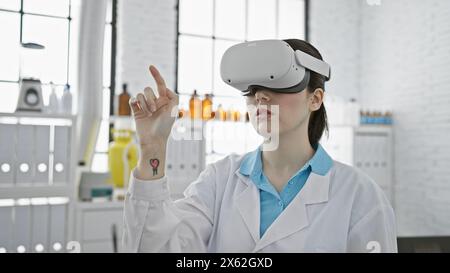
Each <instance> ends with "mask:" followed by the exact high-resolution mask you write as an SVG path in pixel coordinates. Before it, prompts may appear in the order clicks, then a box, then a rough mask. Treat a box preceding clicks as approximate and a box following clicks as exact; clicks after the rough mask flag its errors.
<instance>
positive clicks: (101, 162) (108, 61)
mask: <svg viewBox="0 0 450 273" xmlns="http://www.w3.org/2000/svg"><path fill="white" fill-rule="evenodd" d="M116 8H117V1H116V0H108V2H107V9H106V22H105V36H104V50H103V105H102V121H101V124H100V130H99V134H98V136H97V143H96V145H95V153H94V157H93V159H92V166H91V170H92V171H93V172H108V171H109V168H108V148H109V142H110V141H111V140H112V137H111V135H110V131H111V126H110V116H111V115H113V114H114V113H113V111H112V109H113V106H112V103H113V100H112V99H111V98H114V89H115V88H114V87H115V80H114V78H115V77H114V76H113V73H114V71H115V69H114V67H115V28H116V16H115V14H116Z"/></svg>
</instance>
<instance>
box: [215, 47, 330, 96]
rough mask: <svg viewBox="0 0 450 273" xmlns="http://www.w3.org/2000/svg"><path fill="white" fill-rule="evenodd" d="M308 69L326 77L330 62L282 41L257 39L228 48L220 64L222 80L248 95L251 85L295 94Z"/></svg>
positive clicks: (303, 83)
mask: <svg viewBox="0 0 450 273" xmlns="http://www.w3.org/2000/svg"><path fill="white" fill-rule="evenodd" d="M310 71H314V72H316V73H318V74H320V75H323V76H325V78H326V80H327V81H328V80H329V79H330V73H331V71H330V65H329V64H327V63H326V62H324V61H322V60H319V59H317V58H315V57H313V56H311V55H309V54H306V53H304V52H302V51H300V50H296V51H294V49H293V48H292V47H291V46H290V45H289V44H288V43H286V42H285V41H282V40H260V41H251V42H245V43H240V44H237V45H234V46H232V47H230V48H228V49H227V50H226V51H225V53H224V54H223V57H222V61H221V63H220V76H221V77H222V80H223V81H224V82H225V83H226V84H228V85H230V86H232V87H234V88H236V89H238V90H240V91H241V92H243V95H249V94H250V93H251V92H252V90H254V89H255V88H260V89H261V88H262V89H269V90H272V91H274V92H278V93H297V92H300V91H302V90H304V89H305V88H306V87H307V86H308V83H309V76H310Z"/></svg>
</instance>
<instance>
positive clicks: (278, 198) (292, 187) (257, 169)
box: [239, 144, 333, 237]
mask: <svg viewBox="0 0 450 273" xmlns="http://www.w3.org/2000/svg"><path fill="white" fill-rule="evenodd" d="M332 165H333V160H332V159H331V157H330V156H329V155H328V154H327V152H326V151H325V150H324V149H323V148H322V146H321V145H320V144H319V145H318V146H317V149H316V151H315V153H314V156H313V157H312V158H311V159H310V160H309V161H308V162H307V163H306V164H305V165H304V166H303V167H302V168H301V169H300V170H298V171H297V172H296V173H295V174H294V175H293V176H292V177H291V179H289V181H288V182H287V183H286V185H285V186H284V188H283V189H282V190H281V192H280V193H278V192H277V190H276V189H275V187H274V186H273V185H272V184H271V183H270V182H269V180H268V179H267V177H266V176H265V174H264V172H263V169H262V161H261V146H260V147H258V149H256V150H255V151H253V152H250V153H248V154H247V155H246V156H245V157H244V159H243V160H242V163H241V166H240V168H239V172H240V173H241V174H243V175H246V176H249V177H250V179H251V180H252V181H253V183H255V185H256V186H257V187H258V189H259V194H260V195H259V197H260V228H259V233H260V237H262V236H263V235H264V233H265V232H266V230H267V228H268V227H269V226H270V225H271V224H272V223H273V221H275V219H276V218H277V217H278V216H279V215H280V214H281V212H283V210H284V209H285V208H286V207H287V206H288V205H289V204H290V203H291V201H292V200H293V199H294V197H295V196H296V195H297V194H298V193H299V192H300V190H301V189H302V188H303V186H304V185H305V183H306V180H307V179H308V177H309V174H310V173H311V172H314V173H316V174H319V175H325V174H326V173H327V172H328V171H329V170H330V168H331V166H332Z"/></svg>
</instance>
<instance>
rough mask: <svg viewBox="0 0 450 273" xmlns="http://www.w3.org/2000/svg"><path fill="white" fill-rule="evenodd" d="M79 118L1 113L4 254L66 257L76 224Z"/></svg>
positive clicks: (0, 219) (0, 245)
mask: <svg viewBox="0 0 450 273" xmlns="http://www.w3.org/2000/svg"><path fill="white" fill-rule="evenodd" d="M75 128H76V117H75V116H71V115H53V114H47V113H38V112H29V113H28V112H20V113H0V230H1V232H0V251H1V252H64V251H65V250H66V243H67V242H68V240H69V237H70V236H69V234H70V232H71V230H70V229H71V226H72V224H73V200H74V199H75V196H76V194H75V188H74V174H75V168H76V149H75V140H76V135H75Z"/></svg>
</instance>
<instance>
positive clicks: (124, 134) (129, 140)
mask: <svg viewBox="0 0 450 273" xmlns="http://www.w3.org/2000/svg"><path fill="white" fill-rule="evenodd" d="M132 127H133V126H132V122H131V120H129V119H128V118H124V117H122V118H118V119H117V120H116V121H115V123H114V129H113V136H114V141H113V142H111V144H110V146H109V149H108V164H109V171H110V173H111V180H112V184H113V185H114V187H116V188H123V187H124V186H127V184H128V179H129V177H130V173H131V170H132V169H133V168H134V167H136V165H137V158H138V149H137V145H136V143H135V142H134V141H133V129H132Z"/></svg>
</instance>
